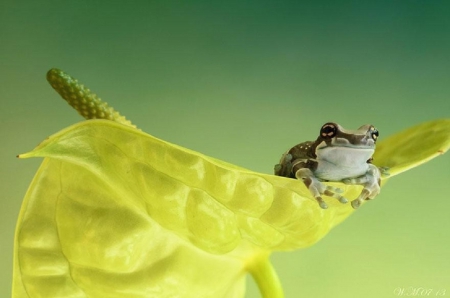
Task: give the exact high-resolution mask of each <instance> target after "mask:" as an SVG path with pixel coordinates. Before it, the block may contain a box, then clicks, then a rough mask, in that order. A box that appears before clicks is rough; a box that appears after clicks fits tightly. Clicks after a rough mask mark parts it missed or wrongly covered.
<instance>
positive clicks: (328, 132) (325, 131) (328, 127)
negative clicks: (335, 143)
mask: <svg viewBox="0 0 450 298" xmlns="http://www.w3.org/2000/svg"><path fill="white" fill-rule="evenodd" d="M336 133H337V127H336V124H334V123H325V124H324V125H323V126H322V128H321V129H320V135H321V136H322V137H323V138H332V137H334V136H335V135H336Z"/></svg>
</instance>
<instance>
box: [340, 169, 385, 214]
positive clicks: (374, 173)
mask: <svg viewBox="0 0 450 298" xmlns="http://www.w3.org/2000/svg"><path fill="white" fill-rule="evenodd" d="M383 169H384V168H383ZM386 172H387V171H383V172H382V171H380V169H378V168H377V167H376V166H375V165H373V164H369V169H368V170H367V172H366V174H365V175H363V176H360V177H356V178H348V179H343V180H342V182H344V183H345V184H361V185H363V186H364V188H363V190H362V191H361V194H360V195H359V196H358V197H357V198H356V199H354V200H353V201H352V207H353V208H354V209H357V208H358V207H359V206H360V205H361V203H362V201H364V200H371V199H373V198H375V197H376V196H377V195H378V194H379V193H380V183H381V175H382V173H383V174H384V175H386Z"/></svg>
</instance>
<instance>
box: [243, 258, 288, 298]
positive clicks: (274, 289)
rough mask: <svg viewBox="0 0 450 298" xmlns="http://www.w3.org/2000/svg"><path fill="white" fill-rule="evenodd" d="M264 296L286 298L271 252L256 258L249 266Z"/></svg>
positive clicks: (266, 297)
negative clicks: (271, 261) (270, 258)
mask: <svg viewBox="0 0 450 298" xmlns="http://www.w3.org/2000/svg"><path fill="white" fill-rule="evenodd" d="M248 271H249V272H250V274H251V275H252V277H253V279H254V280H255V282H256V284H257V285H258V288H259V291H260V292H261V295H262V297H263V298H284V293H283V288H282V286H281V282H280V279H279V278H278V275H277V273H276V271H275V268H273V266H272V264H271V263H270V260H269V254H264V255H262V256H261V257H258V258H256V259H254V260H253V261H252V262H251V263H250V264H249V266H248Z"/></svg>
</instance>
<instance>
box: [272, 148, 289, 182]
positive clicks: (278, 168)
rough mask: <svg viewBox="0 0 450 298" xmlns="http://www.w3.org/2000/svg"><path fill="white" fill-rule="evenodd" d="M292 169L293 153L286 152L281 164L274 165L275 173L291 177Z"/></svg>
mask: <svg viewBox="0 0 450 298" xmlns="http://www.w3.org/2000/svg"><path fill="white" fill-rule="evenodd" d="M291 169H292V154H289V153H287V152H286V153H284V154H283V155H282V156H281V160H280V163H279V164H276V165H275V167H274V172H275V175H277V176H283V177H289V175H290V172H291Z"/></svg>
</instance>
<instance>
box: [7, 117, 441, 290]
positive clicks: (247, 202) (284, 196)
mask: <svg viewBox="0 0 450 298" xmlns="http://www.w3.org/2000/svg"><path fill="white" fill-rule="evenodd" d="M430 131H433V133H430ZM399 135H400V136H398V135H397V136H392V137H391V138H389V139H387V140H386V141H384V142H381V143H380V144H379V145H378V149H377V153H376V156H375V161H376V164H378V165H383V166H388V167H390V168H391V170H390V172H391V176H390V177H392V176H394V175H396V174H398V173H400V172H402V171H405V170H407V169H409V168H411V167H414V166H416V165H418V164H420V163H422V162H424V161H426V160H428V159H430V158H432V157H435V156H437V155H439V154H442V153H444V152H445V151H446V150H447V149H448V148H449V146H450V120H438V121H433V122H429V123H424V124H422V125H418V126H416V127H414V128H411V129H410V130H408V131H406V132H401V133H400V134H399ZM425 138H426V139H427V141H426V142H424V139H425ZM38 156H39V157H45V160H44V162H43V164H42V166H41V167H40V169H39V171H38V173H37V174H36V176H35V178H34V180H33V182H32V184H31V186H30V188H29V190H28V192H27V195H26V197H25V199H24V203H23V206H22V209H21V213H20V218H19V221H18V225H17V231H16V240H15V241H16V244H15V259H14V290H13V291H14V293H13V297H177V296H181V297H243V296H244V276H245V272H246V271H252V270H251V268H254V266H253V264H254V262H256V261H255V260H259V259H260V256H261V255H263V256H264V255H268V254H269V253H270V251H274V250H292V249H297V248H301V247H305V246H308V245H311V244H314V243H315V242H317V241H318V240H320V239H321V238H322V237H323V236H325V235H326V234H327V233H328V231H329V230H330V229H331V228H332V227H334V226H335V225H337V224H338V223H339V222H341V221H342V220H343V219H345V218H346V217H347V216H349V215H350V214H351V213H352V212H354V210H353V209H352V207H351V206H350V205H349V204H347V205H342V204H340V203H338V202H335V200H333V199H329V200H327V204H329V208H328V209H327V210H323V209H321V208H320V207H319V206H318V205H317V203H316V202H315V201H314V200H313V199H312V198H311V197H310V194H309V192H308V190H307V189H306V188H305V187H304V185H303V184H302V183H301V182H299V181H297V180H294V179H288V178H283V177H278V176H273V175H266V174H261V173H256V172H252V171H249V170H246V169H242V168H240V167H237V166H234V165H231V164H228V163H225V162H222V161H220V160H217V159H214V158H211V157H207V156H204V155H202V154H200V153H197V152H194V151H191V150H188V149H185V148H182V147H179V146H176V145H173V144H170V143H167V142H165V141H162V140H159V139H156V138H154V137H152V136H150V135H148V134H145V133H142V132H140V131H138V130H136V129H133V128H130V127H128V126H124V125H121V124H117V123H114V122H112V121H106V120H91V121H85V122H82V123H79V124H76V125H73V126H71V127H69V128H67V129H64V130H62V131H61V132H58V133H56V134H55V135H53V136H51V137H50V138H48V139H46V140H45V141H44V142H42V143H41V144H40V145H39V146H38V147H37V148H36V149H35V150H33V151H32V152H30V153H27V154H23V155H21V156H20V157H38ZM332 185H335V186H339V187H342V188H345V190H346V191H345V196H346V197H348V198H350V199H351V198H354V197H356V196H357V195H358V193H359V192H360V190H361V188H360V186H345V185H342V184H338V183H333V184H332ZM379 199H382V197H380V198H379ZM385 199H389V198H385ZM256 267H257V266H256ZM262 280H264V278H262ZM270 282H271V281H270V280H268V281H267V284H269V285H270ZM268 288H270V286H269V287H268ZM263 291H265V290H263ZM263 294H264V293H263ZM265 297H268V296H267V293H266V296H265Z"/></svg>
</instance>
